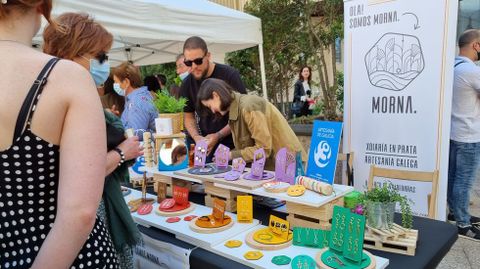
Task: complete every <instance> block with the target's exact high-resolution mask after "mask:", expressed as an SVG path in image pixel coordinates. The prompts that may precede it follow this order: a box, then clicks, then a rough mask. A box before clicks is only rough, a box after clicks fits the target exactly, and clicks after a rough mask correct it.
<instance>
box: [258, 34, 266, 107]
mask: <svg viewBox="0 0 480 269" xmlns="http://www.w3.org/2000/svg"><path fill="white" fill-rule="evenodd" d="M258 56H259V58H260V74H261V77H262V92H263V98H265V99H267V100H268V94H267V78H266V76H265V59H264V58H263V44H262V43H260V44H258Z"/></svg>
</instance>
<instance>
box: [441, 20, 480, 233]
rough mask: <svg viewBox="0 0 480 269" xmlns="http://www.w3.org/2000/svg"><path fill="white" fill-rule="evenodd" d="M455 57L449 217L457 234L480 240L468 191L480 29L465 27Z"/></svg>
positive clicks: (479, 131)
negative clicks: (470, 207) (455, 224)
mask: <svg viewBox="0 0 480 269" xmlns="http://www.w3.org/2000/svg"><path fill="white" fill-rule="evenodd" d="M458 46H459V48H460V53H459V56H457V57H456V58H455V68H454V81H453V99H452V118H451V119H452V124H451V132H450V158H449V169H448V170H449V171H448V194H447V198H448V206H449V209H450V214H449V219H450V220H455V221H456V223H457V227H458V233H459V235H460V236H465V237H469V238H471V239H474V240H480V218H478V217H474V216H470V214H469V211H468V207H469V201H470V197H469V196H470V190H471V188H472V185H473V182H474V181H475V179H476V176H477V170H478V168H479V166H480V96H479V94H480V67H479V66H477V65H475V63H474V61H479V60H480V30H476V29H474V30H467V31H465V32H464V33H463V34H462V35H461V36H460V38H459V40H458Z"/></svg>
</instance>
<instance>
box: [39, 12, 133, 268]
mask: <svg viewBox="0 0 480 269" xmlns="http://www.w3.org/2000/svg"><path fill="white" fill-rule="evenodd" d="M56 21H57V22H58V23H60V24H61V25H62V26H63V27H64V28H66V29H67V31H66V32H61V31H58V30H57V29H54V28H52V27H51V26H48V27H47V28H45V31H44V33H43V38H44V41H45V45H44V51H45V52H46V53H49V54H52V55H55V56H58V57H63V58H65V59H68V60H72V61H74V62H76V63H78V64H79V65H81V66H83V67H84V68H85V69H86V70H90V74H91V75H92V78H93V79H94V81H95V83H96V85H97V87H98V86H100V85H104V82H105V81H106V80H107V78H108V77H109V73H110V66H109V64H108V56H107V53H108V51H109V50H110V47H111V46H112V42H113V36H112V35H111V34H110V33H109V32H108V31H107V30H106V29H105V28H104V27H103V26H102V25H100V24H99V23H97V22H95V21H94V20H93V19H92V18H90V17H89V16H88V15H87V14H84V13H64V14H62V15H60V16H59V17H58V18H57V19H56ZM97 98H98V97H97ZM105 123H106V124H105ZM105 123H104V125H106V126H107V131H106V134H107V135H106V137H107V150H108V152H107V157H106V160H107V164H106V166H105V167H104V171H105V180H104V187H103V197H102V198H103V199H102V200H101V201H100V206H99V209H98V216H99V217H100V219H101V220H102V221H104V222H105V223H107V224H108V226H107V231H106V234H107V235H109V237H111V238H112V242H113V246H114V249H113V250H116V256H117V258H116V260H117V261H119V263H120V268H122V269H125V268H133V251H132V247H133V246H134V245H135V244H136V243H137V242H139V241H140V232H139V231H138V229H137V227H136V224H135V223H134V221H133V219H132V217H131V215H130V210H129V209H128V207H127V205H126V204H125V200H124V199H123V194H122V192H121V188H120V184H121V183H127V182H129V176H128V175H129V174H128V166H129V165H131V164H133V163H132V162H134V161H135V159H136V158H137V157H138V156H140V155H141V154H142V149H141V147H140V144H139V142H138V138H137V137H130V138H128V139H126V138H125V135H124V134H125V130H124V128H123V126H122V122H121V120H120V119H119V118H118V117H116V116H115V115H113V114H112V113H110V112H107V111H105ZM79 128H81V127H79ZM103 139H105V138H103ZM88 267H90V266H88ZM92 267H97V266H94V265H93V264H92ZM99 268H101V266H99Z"/></svg>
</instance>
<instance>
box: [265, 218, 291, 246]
mask: <svg viewBox="0 0 480 269" xmlns="http://www.w3.org/2000/svg"><path fill="white" fill-rule="evenodd" d="M268 227H269V228H270V231H271V232H272V233H273V234H275V235H277V236H279V237H280V238H282V239H285V241H287V240H288V234H289V232H290V223H289V222H288V221H287V220H284V219H281V218H279V217H275V216H274V215H270V220H269V224H268Z"/></svg>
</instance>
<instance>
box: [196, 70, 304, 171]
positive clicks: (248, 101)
mask: <svg viewBox="0 0 480 269" xmlns="http://www.w3.org/2000/svg"><path fill="white" fill-rule="evenodd" d="M197 108H198V110H199V111H200V113H202V114H205V113H213V114H214V115H217V116H218V117H219V118H220V117H221V116H224V115H227V114H228V125H229V126H230V128H231V130H232V136H233V143H234V144H235V150H232V151H231V152H230V159H234V158H237V157H242V158H243V159H244V160H245V161H246V162H252V161H253V154H254V152H255V150H257V149H259V148H263V149H264V150H265V154H266V155H267V156H266V157H267V162H266V165H265V168H266V169H271V170H273V169H274V168H275V155H276V154H277V152H278V151H279V150H280V149H281V148H284V147H287V148H289V149H290V150H292V151H295V152H301V154H302V160H303V161H304V162H305V161H307V154H306V153H305V150H304V149H303V147H302V144H301V143H300V141H299V140H298V138H297V136H296V135H295V133H294V132H293V130H292V129H291V128H290V126H289V125H288V122H287V121H286V119H285V117H283V115H282V113H281V112H280V111H278V109H277V108H276V107H275V106H274V105H273V104H271V103H270V102H268V101H267V100H265V99H264V98H262V97H259V96H256V95H248V94H240V93H238V92H235V91H233V89H232V88H231V87H230V86H229V85H228V84H227V83H226V82H225V81H223V80H220V79H215V78H209V79H207V80H205V81H204V82H203V83H202V85H201V86H200V91H199V92H198V97H197Z"/></svg>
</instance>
